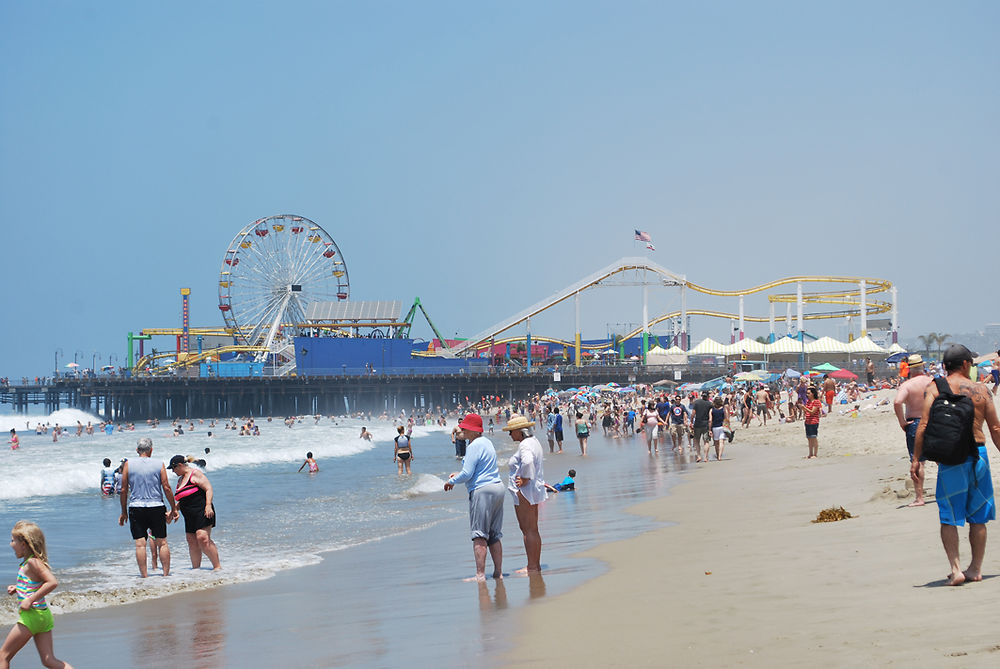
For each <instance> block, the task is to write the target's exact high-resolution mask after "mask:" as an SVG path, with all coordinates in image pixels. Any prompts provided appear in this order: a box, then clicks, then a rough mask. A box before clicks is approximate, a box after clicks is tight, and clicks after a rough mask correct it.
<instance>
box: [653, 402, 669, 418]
mask: <svg viewBox="0 0 1000 669" xmlns="http://www.w3.org/2000/svg"><path fill="white" fill-rule="evenodd" d="M669 412H670V402H657V403H656V413H658V414H660V420H666V419H667V414H668V413H669Z"/></svg>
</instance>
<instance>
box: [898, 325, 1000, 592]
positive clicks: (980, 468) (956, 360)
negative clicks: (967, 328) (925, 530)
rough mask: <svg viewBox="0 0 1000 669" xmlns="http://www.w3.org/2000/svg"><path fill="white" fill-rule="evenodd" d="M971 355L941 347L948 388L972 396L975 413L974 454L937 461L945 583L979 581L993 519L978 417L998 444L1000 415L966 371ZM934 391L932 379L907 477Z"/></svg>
mask: <svg viewBox="0 0 1000 669" xmlns="http://www.w3.org/2000/svg"><path fill="white" fill-rule="evenodd" d="M974 357H975V356H974V355H973V354H972V352H971V351H969V349H967V348H965V347H964V346H962V345H961V344H953V345H952V346H950V347H949V348H948V350H947V351H945V353H944V356H943V357H942V359H941V361H942V363H944V368H945V371H946V372H947V374H948V376H947V377H946V379H945V380H946V381H947V383H948V385H949V386H950V387H951V391H952V392H953V393H957V394H960V395H965V396H967V397H969V398H970V399H971V400H972V403H973V404H974V405H975V407H976V413H975V416H974V417H973V420H972V435H973V438H974V441H975V443H976V445H977V446H978V448H977V453H976V454H975V455H970V456H969V458H968V459H967V460H966V461H965V462H963V463H962V464H959V465H945V464H939V465H938V479H937V492H936V496H937V503H938V517H939V520H940V523H941V543H942V544H943V545H944V552H945V555H947V556H948V564H949V566H950V567H951V573H950V574H949V576H948V585H962V584H963V583H965V582H966V581H981V580H983V574H982V569H983V558H984V557H985V555H986V523H987V522H988V521H990V520H993V519H994V518H996V507H995V505H994V502H993V479H992V478H991V476H990V460H989V453H987V451H986V436H985V434H984V433H983V421H986V425H987V427H988V428H989V431H990V437H991V438H992V440H993V445H994V446H996V447H997V448H998V449H1000V419H998V418H997V410H996V406H994V404H993V396H992V395H991V394H990V391H989V389H988V388H987V387H986V386H984V385H983V384H981V383H973V381H972V379H971V377H970V375H969V374H970V372H971V370H972V359H973V358H974ZM937 396H938V389H937V385H936V384H933V383H932V384H930V385H928V386H927V392H926V394H925V396H924V411H923V414H921V416H920V426H919V427H917V437H916V444H915V446H914V449H913V462H911V463H910V476H911V477H912V478H913V479H914V481H916V478H917V470H918V468H919V464H920V456H921V453H922V452H923V447H924V430H925V428H926V427H927V418H928V416H930V410H931V404H932V403H933V401H934V398H935V397H937ZM966 521H968V523H969V543H970V544H971V545H972V560H971V561H970V562H969V567H968V568H967V569H966V570H965V571H963V570H962V567H961V565H960V563H959V554H958V528H959V526H961V525H965V523H966Z"/></svg>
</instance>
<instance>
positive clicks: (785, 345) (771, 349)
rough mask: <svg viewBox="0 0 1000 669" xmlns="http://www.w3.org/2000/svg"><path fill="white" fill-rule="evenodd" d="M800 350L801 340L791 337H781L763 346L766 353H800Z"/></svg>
mask: <svg viewBox="0 0 1000 669" xmlns="http://www.w3.org/2000/svg"><path fill="white" fill-rule="evenodd" d="M801 352H802V342H800V341H799V340H798V339H795V338H793V337H782V338H781V339H778V340H776V341H774V342H772V343H770V344H766V345H765V346H764V353H766V354H767V355H776V354H779V353H801Z"/></svg>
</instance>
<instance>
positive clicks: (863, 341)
mask: <svg viewBox="0 0 1000 669" xmlns="http://www.w3.org/2000/svg"><path fill="white" fill-rule="evenodd" d="M847 350H848V352H850V353H856V354H859V355H873V354H882V355H884V354H886V353H888V351H886V350H885V349H884V348H882V347H881V346H879V345H878V344H876V343H875V342H873V341H872V340H871V337H869V336H868V335H865V336H864V337H861V338H860V339H855V340H854V341H852V342H851V343H850V344H848V345H847Z"/></svg>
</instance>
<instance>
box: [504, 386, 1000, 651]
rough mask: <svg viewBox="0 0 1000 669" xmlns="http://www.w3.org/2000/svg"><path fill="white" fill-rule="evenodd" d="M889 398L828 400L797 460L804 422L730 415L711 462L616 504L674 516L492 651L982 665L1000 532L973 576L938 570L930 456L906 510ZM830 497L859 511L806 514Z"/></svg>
mask: <svg viewBox="0 0 1000 669" xmlns="http://www.w3.org/2000/svg"><path fill="white" fill-rule="evenodd" d="M893 395H894V392H893V391H882V392H881V393H879V397H878V398H873V399H871V400H869V401H867V402H866V403H865V404H864V405H863V408H862V410H861V411H860V412H859V415H858V416H857V417H856V418H852V417H850V416H849V415H840V414H838V413H837V411H838V407H837V406H835V407H834V413H833V415H831V416H829V417H825V418H824V419H823V420H822V422H821V425H820V433H819V439H820V441H819V443H820V458H819V459H818V460H811V461H810V460H805V459H803V456H804V455H805V454H806V442H805V437H804V433H803V425H802V423H801V422H798V423H794V424H791V425H773V426H772V425H768V427H766V428H761V427H757V426H756V425H754V426H753V427H751V428H750V429H748V430H740V431H739V432H738V433H737V437H736V441H735V442H734V444H733V445H732V446H730V447H729V448H728V449H727V453H726V455H727V459H725V460H723V462H721V463H720V462H710V463H708V464H706V465H702V466H700V467H697V468H694V469H689V470H687V471H686V472H685V473H684V474H683V475H682V479H683V481H684V482H683V483H682V484H681V485H679V486H677V487H675V488H674V489H673V490H672V491H671V493H670V494H669V495H667V496H664V497H662V498H660V499H657V500H654V501H651V502H648V503H643V504H641V505H638V506H636V507H634V508H633V509H631V511H632V512H634V513H637V514H643V515H648V516H650V517H652V518H655V519H658V520H662V521H670V522H672V523H676V524H675V525H671V526H669V527H664V528H661V529H657V530H653V531H651V532H648V533H645V534H643V535H642V536H639V537H636V538H634V539H630V540H626V541H622V542H617V543H611V544H604V545H601V546H599V547H597V548H595V549H593V550H590V551H587V552H586V553H585V555H586V556H587V557H595V558H598V559H600V560H603V561H605V562H606V563H607V564H608V565H609V571H608V573H607V574H605V575H603V576H601V577H599V578H597V579H594V580H592V581H590V582H588V583H586V584H584V585H583V586H581V587H579V588H576V589H575V590H573V591H572V592H570V593H568V594H566V595H564V596H561V597H558V598H554V599H549V600H547V601H545V602H541V603H539V604H538V605H537V606H533V607H531V608H530V609H529V610H527V611H526V613H525V615H524V617H523V620H522V626H521V636H520V638H519V639H517V641H516V643H515V648H514V649H513V650H511V651H510V652H509V653H508V654H507V655H506V656H505V658H504V664H506V665H508V666H519V667H533V666H543V665H544V666H551V664H552V662H554V661H558V663H559V664H560V665H566V666H574V665H576V666H588V667H617V666H649V667H654V666H655V667H691V666H703V667H732V666H748V667H798V666H803V665H804V664H807V663H808V664H810V665H813V666H822V667H842V666H850V665H855V666H858V665H860V664H862V663H867V664H871V663H873V662H874V663H878V664H879V665H887V664H900V665H910V664H915V663H921V664H924V663H929V666H954V667H986V666H990V667H993V666H996V665H997V663H998V662H1000V634H998V633H997V630H996V626H995V623H994V622H993V617H992V614H993V613H994V612H995V610H996V602H997V598H998V593H1000V591H998V590H997V588H1000V581H998V580H995V578H996V577H997V576H998V575H1000V545H998V543H997V539H995V538H991V539H990V540H989V542H988V544H987V552H986V562H985V565H984V580H983V582H982V583H972V584H967V585H965V586H962V587H957V588H955V587H946V586H945V585H944V584H945V576H946V574H947V573H948V565H947V561H946V559H945V555H944V551H943V549H942V547H941V543H940V539H939V535H938V527H939V525H938V519H937V506H936V505H935V504H934V503H933V499H934V496H933V490H934V482H935V472H936V465H934V464H933V463H928V466H927V483H926V489H927V490H928V491H929V495H928V504H927V505H926V506H924V507H917V508H909V507H906V504H908V503H909V502H911V501H913V495H912V491H911V490H909V489H908V486H907V483H908V471H907V469H908V464H907V457H906V447H905V441H904V435H903V432H902V431H901V430H900V428H899V426H898V424H897V421H896V419H895V416H894V414H893V413H892V406H891V404H889V405H888V406H886V405H883V406H873V405H874V404H875V401H876V400H877V399H884V398H889V400H890V402H891V398H892V397H893ZM988 447H989V450H990V461H991V469H992V472H993V479H994V486H996V485H997V482H998V478H997V471H998V465H1000V462H998V460H1000V458H998V457H997V451H996V449H995V448H994V447H993V446H992V444H988ZM831 506H843V507H844V508H845V509H846V510H847V511H849V512H850V513H851V514H853V515H854V516H856V518H852V519H849V520H844V521H840V522H834V523H812V522H811V521H812V520H813V519H815V518H816V516H817V514H818V513H819V511H820V510H822V509H825V508H828V507H831ZM991 525H992V526H991V527H990V529H991V531H996V529H995V528H996V526H995V525H993V524H991ZM960 536H961V537H962V542H963V543H962V559H963V563H964V562H966V561H967V560H968V556H969V548H968V542H967V539H966V531H965V530H960Z"/></svg>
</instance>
